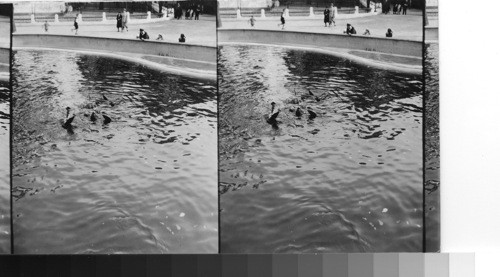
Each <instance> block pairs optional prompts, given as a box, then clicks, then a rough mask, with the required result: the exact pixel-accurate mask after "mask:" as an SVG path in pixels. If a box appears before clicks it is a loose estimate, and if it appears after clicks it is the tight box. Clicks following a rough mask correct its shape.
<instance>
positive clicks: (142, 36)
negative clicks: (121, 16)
mask: <svg viewBox="0 0 500 277" xmlns="http://www.w3.org/2000/svg"><path fill="white" fill-rule="evenodd" d="M137 38H138V39H140V40H145V39H149V35H148V33H147V32H146V31H144V29H140V30H139V36H138V37H137Z"/></svg>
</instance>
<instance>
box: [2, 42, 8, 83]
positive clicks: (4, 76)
mask: <svg viewBox="0 0 500 277" xmlns="http://www.w3.org/2000/svg"><path fill="white" fill-rule="evenodd" d="M9 57H10V48H8V47H4V46H0V81H2V82H8V81H9V79H10V65H9V64H10V58H9Z"/></svg>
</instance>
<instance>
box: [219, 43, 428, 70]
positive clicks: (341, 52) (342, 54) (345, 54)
mask: <svg viewBox="0 0 500 277" xmlns="http://www.w3.org/2000/svg"><path fill="white" fill-rule="evenodd" d="M224 45H233V46H236V45H254V46H272V47H281V48H288V49H296V50H305V51H310V52H316V53H321V54H326V55H331V56H335V57H339V58H345V59H348V60H351V61H353V62H356V63H358V64H361V65H365V66H371V67H374V68H377V69H383V70H388V71H394V72H400V73H406V74H413V75H421V74H422V66H418V67H415V66H402V65H393V64H390V63H383V62H377V61H374V60H371V59H367V58H363V57H359V56H356V55H353V54H350V53H349V52H350V51H351V50H350V49H340V48H331V49H326V48H318V47H312V46H302V45H283V44H264V43H251V42H219V46H224Z"/></svg>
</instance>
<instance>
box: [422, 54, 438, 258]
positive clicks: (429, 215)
mask: <svg viewBox="0 0 500 277" xmlns="http://www.w3.org/2000/svg"><path fill="white" fill-rule="evenodd" d="M425 104H426V107H425V116H426V117H425V122H426V126H425V191H426V197H425V202H426V210H425V213H426V222H425V226H426V228H425V230H426V251H428V252H437V251H439V249H440V231H441V228H440V190H439V187H440V175H439V170H440V163H439V159H440V155H439V45H438V44H428V45H427V46H426V52H425Z"/></svg>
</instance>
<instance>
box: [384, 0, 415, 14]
mask: <svg viewBox="0 0 500 277" xmlns="http://www.w3.org/2000/svg"><path fill="white" fill-rule="evenodd" d="M391 4H392V14H403V15H406V12H407V10H408V6H409V0H392V1H390V0H384V1H383V2H382V13H384V14H389V13H390V12H391Z"/></svg>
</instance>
